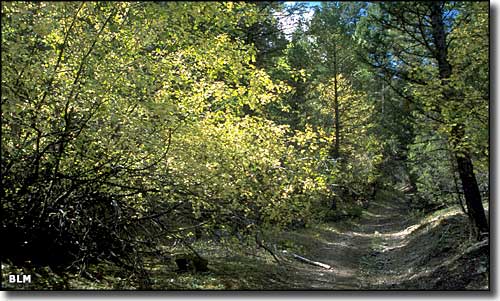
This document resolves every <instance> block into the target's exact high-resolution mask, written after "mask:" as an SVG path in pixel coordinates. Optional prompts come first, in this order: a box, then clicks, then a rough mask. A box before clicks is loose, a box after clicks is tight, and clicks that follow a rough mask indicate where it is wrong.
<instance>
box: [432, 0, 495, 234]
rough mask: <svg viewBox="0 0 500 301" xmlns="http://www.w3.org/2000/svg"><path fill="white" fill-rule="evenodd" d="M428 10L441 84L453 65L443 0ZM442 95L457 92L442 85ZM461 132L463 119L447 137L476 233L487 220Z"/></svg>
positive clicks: (485, 230)
mask: <svg viewBox="0 0 500 301" xmlns="http://www.w3.org/2000/svg"><path fill="white" fill-rule="evenodd" d="M430 10H431V25H432V35H433V42H434V47H435V52H434V57H435V58H436V60H437V62H438V67H439V78H440V79H441V82H442V84H443V85H444V86H447V85H448V82H449V79H450V77H451V74H452V67H451V64H450V63H449V60H448V48H447V47H448V46H447V43H446V32H445V27H444V20H443V3H442V2H432V3H431V4H430ZM443 96H444V100H445V101H446V100H450V98H455V97H457V96H458V93H457V91H455V90H454V89H453V88H451V87H445V92H444V93H443ZM464 136H465V125H464V124H463V123H456V124H455V125H454V126H453V127H452V128H451V133H450V137H449V140H450V144H451V146H452V147H453V154H454V157H455V160H456V161H457V167H458V173H459V175H460V180H461V182H462V188H463V191H464V196H465V203H466V205H467V210H468V213H469V216H470V218H471V220H472V222H473V223H474V225H475V226H476V228H477V230H478V231H479V234H481V233H488V232H489V227H488V222H487V220H486V215H485V213H484V208H483V203H482V201H481V193H480V191H479V186H478V184H477V181H476V176H475V175H474V166H473V163H472V159H471V156H470V150H469V149H467V148H465V147H463V146H462V142H463V139H464Z"/></svg>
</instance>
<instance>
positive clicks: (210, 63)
mask: <svg viewBox="0 0 500 301" xmlns="http://www.w3.org/2000/svg"><path fill="white" fill-rule="evenodd" d="M407 5H408V4H405V3H396V4H387V3H380V4H368V5H365V4H360V3H340V2H332V3H323V4H322V6H321V9H319V8H317V9H315V10H314V14H313V17H312V19H311V20H310V21H306V20H302V21H301V24H300V26H299V28H298V29H297V30H296V31H295V32H294V33H293V34H292V35H291V39H290V40H287V39H286V38H285V34H284V33H283V32H282V31H280V30H279V28H280V23H279V22H280V21H279V15H280V13H284V14H286V13H290V14H293V13H294V10H293V9H290V8H286V6H285V5H283V4H281V3H249V2H248V3H247V2H5V3H2V54H1V55H2V124H1V126H2V138H3V139H2V142H1V143H2V145H1V147H2V162H1V168H2V172H1V175H2V179H1V181H2V211H3V212H4V217H5V218H4V219H3V220H2V225H1V226H2V231H3V233H5V237H4V241H5V243H4V245H5V246H6V247H5V248H3V251H2V257H4V256H5V257H6V258H9V259H10V260H12V265H10V263H9V266H8V267H6V268H7V269H15V268H14V267H17V266H19V267H23V268H24V267H26V268H27V267H28V266H31V265H34V266H35V268H34V269H33V271H35V272H36V273H38V274H40V275H41V276H40V277H46V276H47V275H48V274H50V273H52V272H51V271H45V270H43V269H44V268H45V267H47V266H48V267H50V269H54V271H55V273H56V274H61V273H63V272H62V271H64V273H70V274H71V275H73V276H74V275H84V276H86V277H88V278H89V279H92V277H96V276H95V275H100V274H102V273H103V269H105V267H103V266H101V265H103V264H104V265H105V266H107V264H108V263H109V264H115V265H117V266H119V267H120V268H117V269H116V270H113V273H115V274H116V275H115V274H113V275H115V276H116V277H119V279H121V280H123V281H121V280H120V281H119V283H117V284H116V285H115V286H116V287H117V288H129V287H139V288H145V289H148V288H151V287H154V285H155V284H154V283H152V282H151V281H150V280H151V279H149V278H148V276H147V274H146V272H145V270H146V266H147V265H148V264H150V263H149V262H148V258H147V256H144V254H156V255H158V254H161V256H169V254H170V253H172V252H174V251H176V250H177V249H179V248H182V251H183V252H187V251H189V252H193V253H196V250H195V249H194V248H193V247H191V245H192V243H193V242H194V241H195V240H196V239H205V240H207V241H215V240H221V241H226V242H230V243H232V244H234V243H236V242H237V243H247V244H250V241H252V239H256V235H257V234H260V233H263V232H265V231H269V230H276V231H277V230H279V229H286V228H293V227H296V226H297V225H302V226H309V225H311V224H314V223H317V222H320V221H321V219H329V218H330V219H331V218H332V217H337V216H338V215H339V214H342V213H343V212H346V214H347V215H350V216H360V215H361V214H362V209H361V205H363V204H364V203H366V202H367V201H369V200H370V199H371V198H373V197H375V192H376V190H377V185H378V183H379V182H380V181H381V179H386V178H390V177H392V178H393V179H396V178H397V177H398V176H399V174H400V173H405V172H406V173H407V175H406V177H405V176H403V177H402V178H404V179H403V180H402V181H403V182H404V181H410V182H412V181H413V182H414V184H415V186H416V189H417V190H418V193H420V197H421V198H422V199H430V198H436V202H451V201H453V200H454V199H455V198H454V197H452V194H442V193H439V192H442V191H451V190H453V188H454V187H456V185H454V183H453V182H451V179H453V177H450V175H454V173H455V167H454V166H453V165H452V164H448V163H447V162H448V161H447V160H448V157H449V154H450V152H459V151H462V150H468V151H470V153H471V154H472V156H473V160H474V161H475V169H476V170H475V171H476V174H477V175H478V177H479V178H480V181H481V185H482V186H481V187H482V189H484V190H487V189H488V188H487V178H488V152H489V145H488V139H487V138H488V130H487V125H488V118H487V117H488V97H489V95H488V85H487V83H488V73H489V70H488V46H489V45H488V42H487V22H488V18H487V5H485V4H482V3H472V2H471V3H456V4H446V5H447V6H446V9H447V11H452V10H453V9H455V10H457V14H456V15H455V16H454V18H455V19H454V20H453V21H454V22H455V21H456V22H462V24H463V26H459V27H454V28H449V30H450V33H449V37H450V44H449V53H448V56H449V60H450V62H451V64H452V67H453V70H454V72H453V73H452V75H451V76H450V78H449V80H448V81H447V82H444V81H441V80H438V79H439V77H438V73H439V72H438V69H437V68H436V63H435V62H434V61H433V58H432V56H431V55H429V53H428V49H426V48H425V47H421V46H419V47H414V48H412V40H411V39H410V38H409V37H408V33H407V32H405V31H404V29H405V28H403V29H402V28H398V27H395V28H389V29H388V30H385V28H384V25H383V23H380V21H381V20H382V21H384V20H385V21H387V22H389V23H388V24H397V18H396V17H397V16H398V15H397V13H398V12H400V11H401V9H404V8H407ZM453 5H455V6H453ZM365 9H366V12H367V15H366V16H362V15H363V14H361V13H360V12H362V11H363V10H365ZM425 9H426V6H425V5H424V4H418V5H416V6H415V8H414V10H411V11H410V12H411V14H410V16H409V17H408V16H406V15H405V18H406V17H407V18H410V19H411V18H414V17H415V16H418V15H419V14H421V13H425V12H426V10H425ZM395 18H396V19H395ZM371 21H374V22H373V23H370V22H371ZM375 21H377V22H378V23H377V22H375ZM450 23H453V22H451V21H450ZM427 25H428V24H426V26H427ZM426 28H427V27H426ZM383 29H384V30H383ZM425 33H427V31H426V32H425ZM427 34H428V33H427ZM357 42H359V43H357ZM408 49H412V50H411V51H409V50H408ZM404 50H407V51H404ZM366 62H368V63H370V65H371V66H368V65H366V64H363V63H366ZM373 67H374V68H375V69H374V68H373ZM380 71H382V72H380ZM476 79H478V80H476ZM382 81H383V84H382ZM391 88H392V90H391ZM449 89H453V90H454V91H459V93H458V94H455V95H459V96H460V97H459V98H460V99H458V98H457V99H446V97H445V95H447V94H446V93H447V91H449ZM436 120H437V121H436ZM430 121H432V122H430ZM457 124H460V125H463V127H464V135H463V136H464V137H463V139H460V141H458V142H457V143H452V144H451V145H450V143H449V141H447V137H448V136H449V135H450V133H451V131H452V129H454V128H456V125H457ZM337 146H338V147H337ZM435 148H438V149H439V150H436V151H435ZM434 151H435V152H434ZM398 160H403V161H405V162H404V163H403V164H401V163H398ZM398 168H401V169H404V172H399V171H395V170H398ZM384 173H385V175H384ZM384 176H385V178H384ZM399 180H401V179H396V180H394V181H395V182H397V181H399ZM334 200H340V203H339V204H338V205H339V208H338V209H337V211H335V210H330V211H329V209H330V207H331V206H330V205H331V203H332V201H334ZM285 244H286V242H285ZM179 246H181V247H179ZM290 247H295V246H290ZM26 271H27V270H26ZM87 271H88V272H87ZM44 273H45V274H44ZM124 274H129V276H127V277H128V278H127V279H126V280H124V277H125V276H123V275H124ZM68 275H69V274H68ZM92 275H94V276H92ZM66 276H67V275H66ZM73 276H71V277H73ZM112 277H114V276H112ZM47 279H48V277H47ZM140 279H143V281H140ZM73 280H74V279H73ZM178 280H179V281H178V282H179V283H181V284H182V285H185V284H186V283H187V282H189V281H192V283H190V285H191V287H193V288H198V287H205V286H206V285H209V286H211V285H213V286H214V288H220V287H219V286H218V285H219V284H214V283H213V281H212V280H213V279H211V278H210V277H209V276H206V279H201V280H199V281H201V282H199V283H198V282H196V281H198V280H196V281H194V280H193V279H190V278H189V277H188V278H186V279H180V278H179V279H178ZM51 281H52V282H51ZM108 282H109V283H111V282H112V280H110V279H102V283H101V284H100V285H102V286H103V287H108V284H107V283H108ZM185 282H186V283H185ZM207 283H208V284H207ZM43 284H44V285H46V286H47V287H49V288H65V287H68V285H70V284H68V283H67V281H66V279H59V278H57V277H56V278H54V279H53V280H50V281H48V280H47V283H43ZM110 286H111V287H112V286H113V285H110ZM92 288H100V287H99V286H96V287H92Z"/></svg>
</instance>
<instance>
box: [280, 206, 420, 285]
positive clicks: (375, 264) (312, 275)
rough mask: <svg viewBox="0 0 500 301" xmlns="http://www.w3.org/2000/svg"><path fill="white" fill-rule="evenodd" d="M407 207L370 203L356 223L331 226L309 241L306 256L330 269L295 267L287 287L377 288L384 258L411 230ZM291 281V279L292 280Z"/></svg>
mask: <svg viewBox="0 0 500 301" xmlns="http://www.w3.org/2000/svg"><path fill="white" fill-rule="evenodd" d="M407 216H408V211H407V207H406V205H405V204H404V203H403V202H393V203H388V202H384V203H381V202H379V203H373V204H371V206H370V207H369V208H368V209H367V211H365V212H363V215H362V217H361V218H360V219H359V220H358V221H356V222H351V223H347V224H343V225H338V224H331V225H329V226H328V227H325V228H324V229H323V230H322V231H320V232H319V233H316V235H315V237H314V239H313V241H309V242H307V243H308V244H310V245H311V246H312V248H311V250H309V252H308V254H307V256H308V257H309V258H311V259H313V260H316V261H320V262H323V263H326V264H328V265H330V266H332V267H333V268H332V269H331V270H326V269H323V268H320V267H315V266H312V265H307V264H297V265H296V266H295V268H294V269H293V271H291V273H292V275H289V276H290V277H289V278H288V279H290V280H291V281H293V282H294V283H293V284H291V285H292V286H293V287H294V288H297V289H319V290H321V289H328V290H332V289H334V290H337V289H338V290H349V289H353V290H359V289H374V288H377V287H380V285H381V283H380V279H383V278H384V277H380V276H383V275H379V274H387V273H390V271H387V270H384V263H383V262H380V258H381V256H380V254H381V253H382V252H384V255H385V256H383V257H384V258H386V259H387V258H390V256H386V255H387V253H390V252H391V250H394V249H396V248H397V247H398V246H399V245H400V244H401V243H402V241H403V240H404V239H405V237H406V236H407V235H408V234H409V232H410V230H411V229H412V225H411V223H410V222H408V218H407ZM292 279H293V280H292Z"/></svg>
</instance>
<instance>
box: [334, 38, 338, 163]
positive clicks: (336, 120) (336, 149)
mask: <svg viewBox="0 0 500 301" xmlns="http://www.w3.org/2000/svg"><path fill="white" fill-rule="evenodd" d="M336 47H337V45H334V46H333V75H334V78H333V89H334V93H335V94H334V99H333V105H334V109H335V116H334V117H335V153H334V158H338V157H340V118H339V96H338V94H339V90H338V82H337V75H338V72H337V49H336Z"/></svg>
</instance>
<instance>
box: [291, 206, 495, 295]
mask: <svg viewBox="0 0 500 301" xmlns="http://www.w3.org/2000/svg"><path fill="white" fill-rule="evenodd" d="M435 215H436V216H434V217H433V216H432V215H431V216H430V217H426V218H422V217H420V218H417V217H416V216H412V215H411V214H410V212H409V210H408V207H407V204H406V203H405V202H404V201H403V200H397V199H392V200H377V201H374V202H373V203H372V204H371V205H370V207H369V208H368V209H367V210H366V211H365V212H363V215H362V216H361V217H360V218H359V219H357V220H355V221H350V222H341V223H329V224H327V225H324V226H322V227H318V228H315V229H309V230H308V231H304V232H302V233H301V232H300V231H299V232H293V233H289V235H290V238H291V239H292V240H293V241H296V242H297V243H300V244H302V245H304V246H305V251H304V252H305V254H304V255H305V256H307V257H308V258H311V259H313V260H316V261H319V262H322V263H326V264H328V265H330V266H332V267H333V268H332V269H331V270H326V269H322V268H320V267H315V266H312V265H307V264H302V263H298V262H297V263H295V264H294V267H293V269H292V270H291V271H290V273H289V275H288V277H287V279H288V281H289V282H291V283H289V285H290V286H291V287H290V288H291V289H318V290H360V289H361V290H373V289H380V290H387V289H485V285H486V286H487V279H488V271H489V252H488V249H487V248H488V246H487V244H486V245H484V243H483V245H481V244H479V245H473V246H472V247H471V241H470V238H469V234H468V233H469V232H468V222H467V218H466V217H465V215H464V214H463V213H461V212H460V211H458V210H457V209H454V210H451V209H450V210H448V211H443V212H439V213H436V214H435ZM467 248H469V249H470V248H472V249H470V250H469V249H467ZM474 256H475V257H474ZM471 263H472V264H471Z"/></svg>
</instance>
